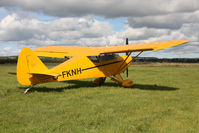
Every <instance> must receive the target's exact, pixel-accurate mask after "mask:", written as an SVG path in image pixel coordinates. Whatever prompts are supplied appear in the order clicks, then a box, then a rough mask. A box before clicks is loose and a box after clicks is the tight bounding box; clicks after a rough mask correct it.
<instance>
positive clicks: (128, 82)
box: [122, 79, 133, 87]
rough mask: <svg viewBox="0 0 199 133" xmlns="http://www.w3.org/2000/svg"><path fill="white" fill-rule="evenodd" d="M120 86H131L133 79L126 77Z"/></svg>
mask: <svg viewBox="0 0 199 133" xmlns="http://www.w3.org/2000/svg"><path fill="white" fill-rule="evenodd" d="M122 86H123V87H131V86H133V81H132V80H130V79H126V80H124V81H123V82H122Z"/></svg>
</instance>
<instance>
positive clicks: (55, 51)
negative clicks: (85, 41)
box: [33, 40, 189, 58]
mask: <svg viewBox="0 0 199 133" xmlns="http://www.w3.org/2000/svg"><path fill="white" fill-rule="evenodd" d="M187 42H189V41H187V40H172V41H162V42H153V43H143V44H129V45H118V46H109V47H76V46H72V47H71V46H48V47H41V48H36V49H34V50H33V51H34V53H35V54H37V55H38V56H47V57H59V58H64V57H65V56H96V55H100V54H106V53H124V52H137V51H150V50H153V51H155V50H159V49H164V48H168V47H173V46H176V45H180V44H184V43H187Z"/></svg>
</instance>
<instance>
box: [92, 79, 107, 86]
mask: <svg viewBox="0 0 199 133" xmlns="http://www.w3.org/2000/svg"><path fill="white" fill-rule="evenodd" d="M105 80H106V77H101V78H96V79H95V80H94V84H95V85H102V84H104V82H105Z"/></svg>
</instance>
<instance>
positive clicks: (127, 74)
mask: <svg viewBox="0 0 199 133" xmlns="http://www.w3.org/2000/svg"><path fill="white" fill-rule="evenodd" d="M128 44H129V39H128V38H126V45H128ZM126 55H128V52H126ZM128 76H129V70H128V68H127V69H126V77H128Z"/></svg>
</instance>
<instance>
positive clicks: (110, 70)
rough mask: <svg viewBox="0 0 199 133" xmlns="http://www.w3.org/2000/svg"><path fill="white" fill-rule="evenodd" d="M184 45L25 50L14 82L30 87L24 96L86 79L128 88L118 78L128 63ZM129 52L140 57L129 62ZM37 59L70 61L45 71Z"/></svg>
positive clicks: (61, 47)
mask: <svg viewBox="0 0 199 133" xmlns="http://www.w3.org/2000/svg"><path fill="white" fill-rule="evenodd" d="M187 42H188V41H187V40H172V41H162V42H153V43H143V44H129V45H118V46H109V47H77V46H47V47H41V48H36V49H33V50H31V49H29V48H27V47H25V48H23V49H22V51H21V53H20V55H19V57H18V63H17V80H18V82H19V83H20V84H21V85H28V86H30V87H29V88H27V89H26V90H25V92H24V93H26V92H27V91H28V90H29V89H30V88H31V87H32V86H33V85H37V84H42V83H48V82H55V81H66V80H78V79H87V78H96V79H95V80H94V83H95V84H97V85H101V84H103V83H104V82H105V80H106V78H107V77H109V78H111V80H113V81H114V82H116V83H118V84H121V85H122V86H124V87H131V86H132V85H133V81H132V80H130V79H126V80H123V78H122V77H121V75H120V74H121V73H122V72H124V71H126V70H127V69H128V67H129V66H130V64H131V62H132V61H133V60H134V59H135V58H136V57H138V56H139V55H140V54H141V53H142V52H143V51H154V50H159V49H164V48H168V47H172V46H176V45H180V44H184V43H187ZM126 44H128V40H127V41H126ZM132 52H139V53H138V54H137V56H135V57H134V58H132V57H131V56H130V55H131V53H132ZM118 53H126V55H119V54H118ZM40 56H44V57H57V58H68V57H69V59H68V60H66V61H65V62H63V63H61V64H59V65H57V66H55V67H53V68H51V69H48V68H47V66H46V65H45V64H44V63H43V62H42V61H41V60H40V58H39V57H40ZM127 74H128V73H127Z"/></svg>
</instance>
